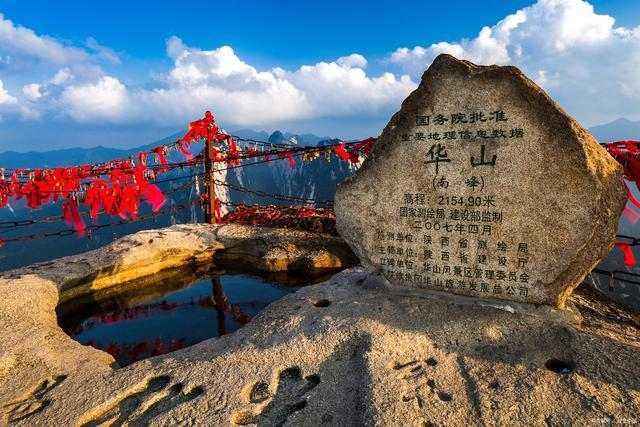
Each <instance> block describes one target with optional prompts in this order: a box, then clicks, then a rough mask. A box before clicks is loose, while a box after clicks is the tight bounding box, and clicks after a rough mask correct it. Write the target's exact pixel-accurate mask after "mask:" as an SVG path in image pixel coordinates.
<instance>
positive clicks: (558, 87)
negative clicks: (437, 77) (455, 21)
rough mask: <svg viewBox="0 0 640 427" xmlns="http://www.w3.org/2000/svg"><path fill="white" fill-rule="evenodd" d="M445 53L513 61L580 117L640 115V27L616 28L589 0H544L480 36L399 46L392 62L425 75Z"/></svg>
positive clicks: (592, 120)
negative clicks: (425, 44)
mask: <svg viewBox="0 0 640 427" xmlns="http://www.w3.org/2000/svg"><path fill="white" fill-rule="evenodd" d="M440 53H449V54H452V55H454V56H456V57H458V58H464V59H468V60H470V61H473V62H476V63H480V64H494V63H496V64H512V65H516V66H518V67H520V68H521V69H522V70H523V71H524V72H525V73H526V74H527V75H528V76H529V77H531V78H532V79H533V80H535V81H536V83H538V84H539V85H541V86H542V87H543V88H544V89H546V90H547V91H548V92H549V93H550V95H551V96H552V97H554V98H555V99H556V100H557V101H558V102H559V103H560V105H562V106H563V107H564V108H565V109H566V110H568V112H569V113H570V114H572V115H574V116H576V117H577V118H578V119H579V120H582V121H585V122H587V123H586V124H588V125H593V124H596V123H598V122H603V121H608V120H612V119H615V118H618V117H621V116H626V117H631V118H640V27H638V28H635V29H626V28H616V27H615V20H614V19H613V18H612V17H610V16H607V15H601V14H597V13H596V12H595V11H594V8H593V6H592V5H590V4H589V3H588V2H586V1H582V0H539V1H538V2H537V3H535V4H533V5H532V6H529V7H526V8H524V9H522V10H519V11H518V12H516V13H514V14H512V15H509V16H507V17H506V18H504V19H503V20H501V21H500V22H498V23H497V24H495V25H494V26H492V27H484V28H482V30H480V32H479V34H478V36H477V37H476V38H473V39H462V40H460V41H456V42H440V43H435V44H432V45H429V46H426V47H422V46H416V47H414V48H412V49H409V48H399V49H397V50H396V51H395V52H393V53H392V54H390V55H389V57H388V62H390V63H392V64H395V65H398V66H400V67H401V69H403V70H404V71H405V72H408V73H410V74H411V75H412V76H415V77H419V76H420V74H421V73H422V72H423V71H424V70H425V69H426V68H427V67H428V66H429V64H430V63H431V61H433V59H434V58H435V57H436V56H437V55H438V54H440Z"/></svg>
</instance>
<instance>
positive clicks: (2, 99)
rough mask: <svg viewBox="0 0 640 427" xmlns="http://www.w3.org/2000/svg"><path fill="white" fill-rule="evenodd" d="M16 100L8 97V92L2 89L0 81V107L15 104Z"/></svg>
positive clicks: (0, 81) (2, 85) (2, 84)
mask: <svg viewBox="0 0 640 427" xmlns="http://www.w3.org/2000/svg"><path fill="white" fill-rule="evenodd" d="M17 101H18V100H17V99H16V98H14V97H13V96H11V95H9V92H8V91H7V90H6V89H5V88H4V83H2V80H0V105H3V104H15V103H17Z"/></svg>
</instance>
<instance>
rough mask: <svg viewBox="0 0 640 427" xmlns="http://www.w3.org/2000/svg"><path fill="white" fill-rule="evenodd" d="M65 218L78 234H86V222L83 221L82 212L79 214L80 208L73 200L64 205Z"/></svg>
mask: <svg viewBox="0 0 640 427" xmlns="http://www.w3.org/2000/svg"><path fill="white" fill-rule="evenodd" d="M62 211H63V217H64V220H65V222H66V223H67V224H69V225H71V226H73V229H74V230H76V231H77V232H78V234H80V235H82V234H84V230H85V225H84V221H82V217H81V216H80V212H78V206H76V203H75V202H74V201H73V200H68V201H66V202H64V203H63V204H62Z"/></svg>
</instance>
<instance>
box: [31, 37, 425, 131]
mask: <svg viewBox="0 0 640 427" xmlns="http://www.w3.org/2000/svg"><path fill="white" fill-rule="evenodd" d="M167 54H168V56H169V57H170V58H172V59H173V61H174V64H173V67H172V68H171V70H170V71H169V72H168V73H167V74H166V75H165V76H164V77H163V79H162V80H163V82H164V85H162V86H161V87H157V88H152V89H141V88H136V87H126V86H125V85H124V84H123V83H121V82H120V81H119V80H118V79H117V78H115V77H112V76H102V77H100V79H99V80H97V81H96V80H95V78H87V79H86V81H85V82H84V83H82V82H80V81H78V76H77V75H75V73H71V72H69V70H68V69H67V70H66V71H65V69H63V70H60V71H58V73H57V74H56V76H55V77H54V78H52V79H51V80H50V81H49V84H48V85H47V88H51V84H56V85H62V86H63V87H64V84H65V83H66V82H67V81H70V80H73V84H69V85H68V86H66V87H64V89H63V90H62V92H61V93H60V94H59V97H58V98H59V99H58V100H57V101H56V105H60V106H61V107H62V110H61V111H63V113H64V114H67V115H68V116H70V117H71V118H73V119H74V120H76V121H79V122H87V121H92V120H95V121H98V120H108V121H111V122H123V123H124V122H133V121H146V122H156V123H163V124H166V123H175V124H176V125H179V124H182V123H185V122H186V121H188V120H191V119H193V118H194V117H199V116H200V115H201V114H202V113H203V111H205V110H207V109H211V110H212V111H214V113H215V114H216V115H217V116H218V117H219V119H220V121H221V123H223V124H225V125H227V126H228V125H234V126H235V125H243V126H244V125H256V126H260V125H265V124H270V123H274V122H282V121H286V120H298V119H309V118H316V117H332V116H333V117H335V116H344V115H352V114H357V113H366V114H371V113H377V112H380V111H381V110H389V112H392V111H393V110H394V109H395V108H397V107H398V106H399V104H400V102H401V101H402V99H404V98H405V97H406V95H408V93H409V92H410V91H411V90H412V89H413V88H414V87H415V83H414V82H413V81H411V79H410V78H409V77H408V76H404V77H401V78H396V77H395V76H394V75H393V74H390V73H384V74H383V75H381V76H379V77H369V76H367V75H366V73H365V71H364V70H363V69H362V68H364V67H365V66H366V64H367V61H366V59H365V58H364V57H363V56H362V55H358V54H352V55H350V56H346V57H342V58H339V59H338V60H337V61H336V62H328V63H327V62H320V63H318V64H315V65H310V66H302V67H300V68H299V69H298V70H295V71H286V70H284V69H281V68H276V69H273V70H271V71H258V70H257V69H256V68H255V67H253V66H252V65H249V64H247V63H246V62H244V61H243V60H242V59H240V58H239V57H238V56H237V55H236V54H235V52H234V51H233V49H232V48H231V47H229V46H222V47H220V48H218V49H214V50H201V49H198V48H193V47H189V46H186V45H185V44H184V43H183V42H182V41H181V40H180V39H179V38H177V37H171V38H170V39H169V40H168V41H167ZM63 77H64V78H63ZM80 80H82V79H80ZM52 97H53V98H55V95H52ZM50 102H53V101H50ZM43 108H45V105H43Z"/></svg>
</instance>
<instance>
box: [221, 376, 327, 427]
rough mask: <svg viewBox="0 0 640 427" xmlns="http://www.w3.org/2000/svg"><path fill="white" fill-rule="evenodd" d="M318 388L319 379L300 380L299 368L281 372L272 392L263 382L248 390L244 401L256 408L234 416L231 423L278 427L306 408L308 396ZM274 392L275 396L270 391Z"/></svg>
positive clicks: (312, 377)
mask: <svg viewBox="0 0 640 427" xmlns="http://www.w3.org/2000/svg"><path fill="white" fill-rule="evenodd" d="M318 384H320V376H318V375H309V376H306V377H304V378H302V373H301V371H300V369H299V368H296V367H292V368H287V369H284V370H282V371H281V372H280V373H279V374H278V378H277V379H276V380H275V381H274V384H272V387H271V389H270V388H269V385H268V384H267V383H265V382H263V381H260V382H257V383H255V384H254V385H253V386H252V387H251V388H250V389H249V391H248V394H247V396H246V400H247V401H248V403H254V404H259V405H258V406H257V407H254V408H253V409H248V410H244V411H240V412H237V413H235V414H234V415H233V417H232V418H231V421H233V422H234V423H235V424H239V425H249V424H257V425H258V426H281V425H283V424H284V423H285V422H286V421H287V419H288V418H289V417H290V416H291V415H293V414H294V413H296V412H298V411H300V410H301V409H303V408H304V407H305V406H307V399H308V397H309V396H308V393H309V392H310V391H311V390H313V389H314V388H316V386H317V385H318ZM274 389H275V393H274V392H273V391H272V390H274Z"/></svg>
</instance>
